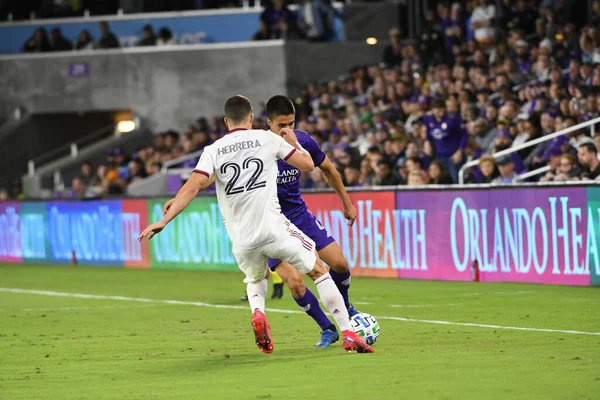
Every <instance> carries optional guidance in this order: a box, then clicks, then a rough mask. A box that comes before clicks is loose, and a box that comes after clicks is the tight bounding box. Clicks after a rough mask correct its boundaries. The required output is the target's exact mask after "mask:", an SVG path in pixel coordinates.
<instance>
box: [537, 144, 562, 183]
mask: <svg viewBox="0 0 600 400" xmlns="http://www.w3.org/2000/svg"><path fill="white" fill-rule="evenodd" d="M547 157H548V158H547V159H545V160H544V161H545V162H546V164H547V166H548V167H550V170H549V171H548V172H547V173H546V175H545V176H543V177H542V178H540V182H551V181H553V180H555V176H556V175H557V174H559V167H560V159H561V157H562V151H561V150H560V149H559V148H551V149H550V150H549V151H548V155H547Z"/></svg>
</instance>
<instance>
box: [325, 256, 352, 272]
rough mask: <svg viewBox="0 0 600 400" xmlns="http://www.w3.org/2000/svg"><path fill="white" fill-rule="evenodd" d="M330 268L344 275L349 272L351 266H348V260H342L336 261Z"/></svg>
mask: <svg viewBox="0 0 600 400" xmlns="http://www.w3.org/2000/svg"><path fill="white" fill-rule="evenodd" d="M329 268H331V269H332V270H334V271H335V272H338V273H340V274H343V273H345V272H348V270H349V269H350V266H349V265H348V260H346V259H345V258H343V259H341V260H336V261H335V262H334V263H331V264H329Z"/></svg>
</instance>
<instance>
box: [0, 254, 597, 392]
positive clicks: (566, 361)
mask: <svg viewBox="0 0 600 400" xmlns="http://www.w3.org/2000/svg"><path fill="white" fill-rule="evenodd" d="M241 279H242V277H241V274H235V273H207V272H191V271H164V270H162V271H161V270H143V271H141V270H125V269H112V268H85V267H75V268H74V267H50V266H7V265H2V266H0V287H2V288H20V289H37V290H48V291H56V292H69V293H88V294H96V295H111V296H128V297H142V298H149V299H157V300H164V299H170V300H181V301H192V302H204V303H210V304H222V305H233V306H245V304H244V303H242V302H240V301H239V300H238V299H239V297H240V296H241V295H242V294H243V292H244V285H243V284H242V282H241ZM309 287H312V284H309ZM351 299H352V300H353V301H354V302H359V303H361V302H364V303H370V304H356V306H357V308H358V309H360V310H363V311H365V312H368V313H371V314H373V315H375V316H376V317H380V318H379V322H380V325H381V336H380V338H379V340H378V342H377V343H376V344H375V349H376V351H377V352H376V353H375V354H367V355H362V354H348V353H345V352H344V351H343V350H342V347H341V343H339V342H338V343H337V344H336V346H335V347H333V348H328V349H316V348H314V344H315V343H316V342H317V340H318V336H319V332H318V328H317V327H316V325H314V323H313V322H312V320H310V319H309V318H308V317H307V316H305V315H302V314H285V313H275V312H268V313H267V315H268V316H269V322H270V324H271V327H272V334H273V339H274V343H275V352H274V353H273V354H271V355H265V354H262V353H260V352H259V351H258V350H257V349H256V347H255V345H254V343H253V340H254V337H253V335H252V333H251V328H250V311H249V309H246V308H240V309H238V308H212V307H195V306H192V305H173V304H164V303H140V302H131V301H117V300H107V299H86V298H72V297H52V296H45V295H37V294H23V293H7V292H0V399H7V400H8V399H10V400H13V399H109V398H119V399H148V398H157V399H225V398H226V399H316V398H325V399H342V398H369V399H373V398H375V399H421V398H422V399H458V398H460V399H506V398H511V399H514V398H522V399H597V398H600V369H599V368H598V366H599V365H600V336H594V335H583V334H568V333H559V332H540V331H515V330H505V329H499V328H485V327H475V326H456V325H440V324H432V323H424V322H416V321H413V322H406V321H397V320H390V319H386V318H385V317H407V318H413V319H418V320H437V321H452V322H466V323H475V324H491V325H501V326H516V327H530V328H547V329H557V330H577V331H585V332H600V312H599V305H600V290H598V289H597V288H582V287H578V288H575V287H560V286H538V285H525V284H491V283H486V284H474V283H464V282H463V283H459V282H429V281H405V280H381V279H380V280H377V279H354V280H353V282H352V289H351ZM267 306H268V307H273V308H278V309H288V310H299V309H298V308H297V306H296V305H295V303H293V301H292V299H291V297H290V294H289V291H287V290H286V292H285V295H284V299H282V300H278V301H271V300H269V301H268V302H267Z"/></svg>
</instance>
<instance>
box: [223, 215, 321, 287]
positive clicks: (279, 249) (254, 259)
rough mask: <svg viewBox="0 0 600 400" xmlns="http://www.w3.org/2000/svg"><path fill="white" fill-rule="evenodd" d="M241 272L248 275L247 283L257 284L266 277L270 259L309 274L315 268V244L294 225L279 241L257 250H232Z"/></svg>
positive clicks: (245, 280) (234, 248) (291, 225)
mask: <svg viewBox="0 0 600 400" xmlns="http://www.w3.org/2000/svg"><path fill="white" fill-rule="evenodd" d="M232 252H233V255H234V256H235V259H236V260H237V263H238V266H239V268H240V270H241V271H242V272H243V273H244V274H246V279H244V282H246V283H256V282H258V281H260V280H261V279H263V278H264V277H265V275H266V269H267V268H268V267H267V260H268V258H269V257H270V258H277V259H279V260H283V261H285V262H287V263H288V264H291V265H292V266H293V267H294V268H296V269H297V270H298V271H300V272H302V273H304V274H307V273H309V272H311V271H312V270H313V268H314V267H315V262H316V261H317V255H316V253H315V252H316V250H315V242H314V241H313V240H312V239H311V238H309V237H308V236H306V235H305V234H304V233H302V231H301V230H300V229H298V228H296V227H295V226H294V225H293V224H290V225H289V228H288V230H287V231H286V232H285V233H284V234H283V235H282V237H281V238H280V239H279V240H276V241H274V242H271V243H268V244H265V245H264V246H261V247H259V248H256V249H243V250H242V249H236V247H235V245H234V246H233V249H232Z"/></svg>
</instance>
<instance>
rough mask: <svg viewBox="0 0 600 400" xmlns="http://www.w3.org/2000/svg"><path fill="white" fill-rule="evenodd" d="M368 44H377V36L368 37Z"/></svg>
mask: <svg viewBox="0 0 600 400" xmlns="http://www.w3.org/2000/svg"><path fill="white" fill-rule="evenodd" d="M367 44H368V45H371V46H373V45H376V44H377V38H374V37H368V38H367Z"/></svg>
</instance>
